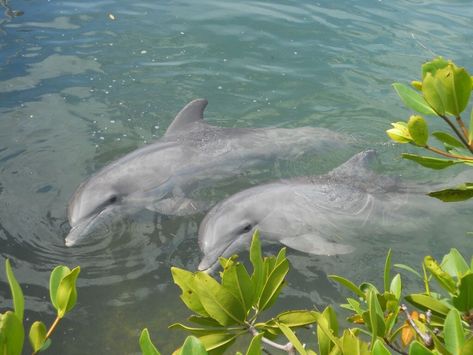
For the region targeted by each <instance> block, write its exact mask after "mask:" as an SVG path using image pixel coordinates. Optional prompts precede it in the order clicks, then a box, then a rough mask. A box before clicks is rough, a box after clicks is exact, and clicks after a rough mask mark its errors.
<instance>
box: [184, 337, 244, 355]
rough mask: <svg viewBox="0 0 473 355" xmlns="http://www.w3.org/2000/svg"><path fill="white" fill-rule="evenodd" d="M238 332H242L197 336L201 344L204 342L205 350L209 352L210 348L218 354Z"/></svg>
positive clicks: (231, 341)
mask: <svg viewBox="0 0 473 355" xmlns="http://www.w3.org/2000/svg"><path fill="white" fill-rule="evenodd" d="M240 334H243V333H239V334H232V333H219V334H210V335H204V336H202V337H199V340H200V342H201V343H202V344H204V346H205V350H207V351H208V352H210V351H211V350H218V353H219V354H220V353H223V351H224V350H225V349H226V348H228V347H229V346H230V345H231V344H232V343H233V342H234V341H235V339H236V338H237V337H238V336H239V335H240ZM186 355H187V354H186Z"/></svg>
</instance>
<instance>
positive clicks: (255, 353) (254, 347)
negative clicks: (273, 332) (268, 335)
mask: <svg viewBox="0 0 473 355" xmlns="http://www.w3.org/2000/svg"><path fill="white" fill-rule="evenodd" d="M262 337H263V333H261V334H258V335H257V336H254V337H253V339H251V342H250V345H249V346H248V350H247V351H246V355H261V346H262V345H261V338H262Z"/></svg>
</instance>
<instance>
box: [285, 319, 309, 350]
mask: <svg viewBox="0 0 473 355" xmlns="http://www.w3.org/2000/svg"><path fill="white" fill-rule="evenodd" d="M278 326H279V329H281V332H282V333H283V334H284V335H285V336H286V338H287V339H288V340H289V341H290V342H291V343H292V345H294V348H296V350H297V351H298V352H299V354H301V355H306V354H307V352H306V350H305V348H304V346H303V345H302V343H301V342H300V340H299V339H298V338H297V337H296V334H294V332H293V331H292V330H291V328H289V327H288V326H287V325H285V324H282V323H279V324H278Z"/></svg>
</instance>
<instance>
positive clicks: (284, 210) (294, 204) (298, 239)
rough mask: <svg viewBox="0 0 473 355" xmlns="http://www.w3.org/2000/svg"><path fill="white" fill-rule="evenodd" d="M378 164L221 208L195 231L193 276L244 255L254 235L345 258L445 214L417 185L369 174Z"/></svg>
mask: <svg viewBox="0 0 473 355" xmlns="http://www.w3.org/2000/svg"><path fill="white" fill-rule="evenodd" d="M375 157H376V153H375V151H374V150H367V151H363V152H361V153H358V154H356V155H355V156H353V157H352V158H351V159H350V160H348V161H347V162H345V163H344V164H342V165H341V166H339V167H338V168H336V169H334V170H332V171H330V172H329V173H328V174H325V175H321V176H312V177H301V178H294V179H289V180H285V181H284V180H283V181H278V182H273V183H268V184H264V185H260V186H255V187H252V188H249V189H246V190H243V191H240V192H238V193H236V194H234V195H232V196H230V197H228V198H227V199H225V200H223V201H222V202H220V203H218V204H217V205H215V206H214V207H213V208H212V209H211V210H210V211H209V212H208V213H207V215H206V216H205V217H204V219H203V220H202V222H201V224H200V226H199V232H198V233H199V236H198V238H199V246H200V248H201V250H202V253H203V257H202V259H201V262H200V264H199V266H198V269H199V270H201V271H208V272H212V271H213V270H214V269H215V268H216V267H218V258H219V257H220V256H223V257H230V256H231V255H233V254H234V253H236V252H238V251H241V250H242V249H245V248H246V247H247V246H248V245H249V244H250V242H251V238H252V235H253V233H254V232H255V231H256V230H258V231H259V233H260V236H261V239H262V240H265V241H269V242H279V243H282V244H284V245H286V246H288V247H290V248H293V249H296V250H299V251H302V252H306V253H310V254H315V255H335V254H346V253H350V252H351V251H353V250H354V248H353V246H351V245H350V244H349V243H346V242H347V240H350V237H353V236H356V235H357V234H360V233H362V232H363V233H367V232H368V231H369V233H372V232H373V231H377V232H378V233H379V231H381V232H382V233H385V232H387V231H388V232H389V231H390V232H393V231H395V232H396V233H403V232H406V231H407V232H412V231H413V230H416V228H420V226H419V221H422V220H423V221H424V222H426V223H428V220H426V219H428V218H432V217H431V216H432V215H434V213H435V210H436V211H437V213H438V212H439V210H442V208H441V207H444V206H440V205H442V202H440V201H438V200H435V199H432V198H430V197H428V196H426V195H425V193H426V191H425V189H423V188H422V186H421V185H419V186H404V185H402V184H401V182H400V181H399V180H400V179H399V177H390V176H383V175H379V174H377V173H375V172H374V171H373V170H371V169H370V165H371V164H372V162H373V160H375ZM431 187H432V186H430V188H431ZM439 207H440V208H439ZM428 216H430V217H428ZM370 228H371V231H370Z"/></svg>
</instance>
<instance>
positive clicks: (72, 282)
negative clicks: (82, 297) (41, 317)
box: [56, 266, 80, 318]
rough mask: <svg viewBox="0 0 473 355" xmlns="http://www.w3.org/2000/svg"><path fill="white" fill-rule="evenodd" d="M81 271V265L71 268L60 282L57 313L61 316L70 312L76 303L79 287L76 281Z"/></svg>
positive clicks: (57, 295)
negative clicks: (77, 287)
mask: <svg viewBox="0 0 473 355" xmlns="http://www.w3.org/2000/svg"><path fill="white" fill-rule="evenodd" d="M79 273H80V267H79V266H77V267H75V268H74V269H72V270H71V272H69V273H68V274H67V275H66V276H64V278H63V279H62V280H61V282H60V283H59V286H58V288H57V291H56V305H57V315H58V317H59V318H62V317H64V315H65V314H66V313H67V312H69V311H70V310H71V309H72V308H73V307H74V306H75V304H76V301H77V289H76V281H77V277H78V276H79Z"/></svg>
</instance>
